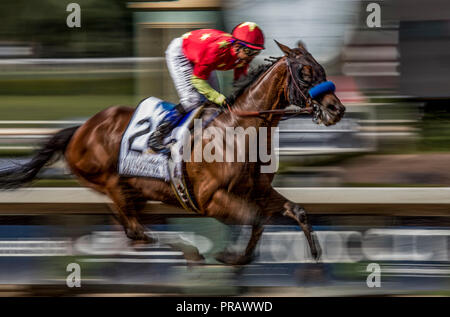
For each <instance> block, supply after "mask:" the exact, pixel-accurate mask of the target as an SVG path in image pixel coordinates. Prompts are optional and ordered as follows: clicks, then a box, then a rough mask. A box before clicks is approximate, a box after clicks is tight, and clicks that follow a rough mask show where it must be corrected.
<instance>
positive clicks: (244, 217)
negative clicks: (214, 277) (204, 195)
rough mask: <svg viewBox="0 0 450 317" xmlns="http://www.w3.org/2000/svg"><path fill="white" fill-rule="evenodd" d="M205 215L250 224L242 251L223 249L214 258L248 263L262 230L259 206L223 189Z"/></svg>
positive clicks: (212, 201)
mask: <svg viewBox="0 0 450 317" xmlns="http://www.w3.org/2000/svg"><path fill="white" fill-rule="evenodd" d="M206 215H207V216H210V217H215V218H218V219H219V220H222V221H225V222H234V223H239V224H251V225H252V235H251V237H250V240H249V242H248V244H247V247H246V249H245V252H244V253H236V252H232V251H229V250H225V251H223V252H220V253H218V254H216V259H217V260H218V261H220V262H222V263H226V264H231V265H243V264H247V263H250V262H251V260H252V259H253V252H254V250H255V248H256V245H257V244H258V241H259V239H260V237H261V235H262V233H263V230H264V223H265V222H264V221H262V220H263V219H261V214H260V208H259V207H258V206H257V205H256V204H253V203H250V202H248V201H247V200H244V199H242V198H240V197H238V196H237V195H234V194H232V193H229V192H227V191H225V190H218V191H217V192H215V194H214V195H213V197H212V199H211V201H210V203H209V204H208V206H207V208H206Z"/></svg>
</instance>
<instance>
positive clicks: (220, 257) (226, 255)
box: [215, 223, 264, 265]
mask: <svg viewBox="0 0 450 317" xmlns="http://www.w3.org/2000/svg"><path fill="white" fill-rule="evenodd" d="M263 231H264V225H263V224H262V223H257V224H254V225H253V226H252V235H251V237H250V240H249V241H248V243H247V247H246V248H245V251H244V253H243V254H238V253H235V252H229V251H227V250H225V251H222V252H220V253H218V254H216V256H215V258H216V260H217V261H220V262H222V263H227V264H233V265H245V264H248V263H250V262H251V261H252V260H253V254H254V251H255V249H256V246H257V245H258V241H259V239H260V238H261V235H262V233H263Z"/></svg>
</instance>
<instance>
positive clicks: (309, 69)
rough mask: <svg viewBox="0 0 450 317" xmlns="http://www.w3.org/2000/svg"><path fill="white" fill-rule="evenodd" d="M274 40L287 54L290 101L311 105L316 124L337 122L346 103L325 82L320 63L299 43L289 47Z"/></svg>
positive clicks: (296, 103) (332, 87)
mask: <svg viewBox="0 0 450 317" xmlns="http://www.w3.org/2000/svg"><path fill="white" fill-rule="evenodd" d="M275 42H276V43H277V45H278V46H279V47H280V49H281V50H282V51H283V52H284V53H285V54H286V63H287V67H288V76H289V78H290V80H289V86H288V91H287V95H288V96H287V98H288V100H289V102H290V103H291V104H293V105H296V106H300V107H305V106H311V107H313V115H314V117H313V120H314V122H315V123H317V124H321V123H323V124H324V125H326V126H329V125H333V124H336V123H337V122H339V121H340V120H341V118H342V117H343V116H344V113H345V107H344V105H343V104H342V103H341V101H340V100H339V98H338V97H336V95H335V94H334V84H333V83H332V82H327V79H326V74H325V70H324V69H323V67H322V65H320V64H319V63H318V62H317V61H316V60H315V59H314V57H312V55H311V54H310V53H309V52H308V51H307V50H306V48H304V47H303V46H301V45H299V47H298V48H294V49H291V48H289V47H287V46H286V45H283V44H280V43H278V42H277V41H275Z"/></svg>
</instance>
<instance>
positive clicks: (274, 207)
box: [263, 188, 321, 261]
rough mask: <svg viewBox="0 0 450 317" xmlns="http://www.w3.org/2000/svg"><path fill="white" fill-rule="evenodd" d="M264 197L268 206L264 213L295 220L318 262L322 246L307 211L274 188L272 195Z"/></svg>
mask: <svg viewBox="0 0 450 317" xmlns="http://www.w3.org/2000/svg"><path fill="white" fill-rule="evenodd" d="M264 197H265V201H266V202H267V205H266V207H265V208H264V210H263V212H264V213H265V214H268V215H274V214H276V213H280V212H281V214H282V215H283V216H286V217H289V218H292V219H294V220H295V221H296V222H297V223H298V224H299V225H300V227H301V228H302V230H303V233H304V234H305V236H306V239H307V240H308V244H309V247H310V250H311V255H312V256H313V258H314V259H315V260H316V261H317V260H318V259H319V258H320V254H321V250H320V245H319V243H318V241H317V238H316V235H315V233H314V232H313V230H312V228H311V225H310V224H309V222H308V219H307V216H306V212H305V210H304V209H303V208H302V207H300V206H299V205H297V204H296V203H293V202H291V201H289V200H287V199H286V198H285V197H283V196H282V195H281V194H280V193H278V192H277V191H276V190H275V189H273V188H272V189H271V190H270V193H269V194H267V195H264Z"/></svg>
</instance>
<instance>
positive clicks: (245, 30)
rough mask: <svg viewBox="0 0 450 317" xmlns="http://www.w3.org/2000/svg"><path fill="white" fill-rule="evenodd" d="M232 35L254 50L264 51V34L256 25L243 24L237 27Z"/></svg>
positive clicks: (250, 23) (251, 23)
mask: <svg viewBox="0 0 450 317" xmlns="http://www.w3.org/2000/svg"><path fill="white" fill-rule="evenodd" d="M231 35H233V37H234V38H235V39H236V40H238V41H240V42H243V43H244V44H245V45H246V46H248V47H250V48H252V49H255V50H262V49H264V34H263V32H262V31H261V28H260V27H259V26H258V25H257V24H256V23H253V22H242V23H240V24H238V25H236V27H235V28H234V29H233V32H232V34H231Z"/></svg>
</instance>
